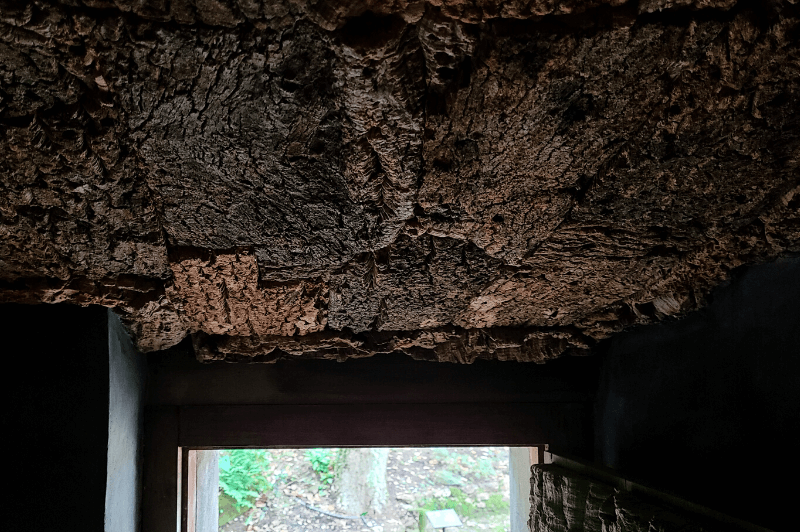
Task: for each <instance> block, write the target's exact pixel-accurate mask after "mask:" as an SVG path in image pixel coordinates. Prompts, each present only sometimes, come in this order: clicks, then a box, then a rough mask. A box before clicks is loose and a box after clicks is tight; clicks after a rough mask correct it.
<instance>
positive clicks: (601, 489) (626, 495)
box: [528, 465, 746, 532]
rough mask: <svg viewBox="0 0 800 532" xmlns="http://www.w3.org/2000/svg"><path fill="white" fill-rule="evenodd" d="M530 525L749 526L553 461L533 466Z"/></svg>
mask: <svg viewBox="0 0 800 532" xmlns="http://www.w3.org/2000/svg"><path fill="white" fill-rule="evenodd" d="M531 472H532V475H531V518H530V520H529V521H528V526H529V528H530V530H533V531H535V532H567V531H569V530H585V531H591V532H722V531H723V530H725V531H731V530H746V528H740V527H739V526H736V525H731V524H728V523H723V522H718V521H714V520H711V519H709V518H708V517H706V516H702V515H697V514H694V513H690V512H688V511H687V510H684V509H680V508H674V507H671V506H669V505H667V504H665V503H663V502H661V501H656V500H649V499H646V498H644V496H642V495H638V494H634V493H630V492H627V491H623V490H620V489H618V488H616V487H614V486H612V485H610V484H606V483H604V482H600V481H598V480H595V479H592V478H590V477H587V476H584V475H581V474H578V473H575V472H573V471H570V470H568V469H565V468H563V467H559V466H555V465H539V466H533V467H532V468H531Z"/></svg>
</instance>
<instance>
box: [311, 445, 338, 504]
mask: <svg viewBox="0 0 800 532" xmlns="http://www.w3.org/2000/svg"><path fill="white" fill-rule="evenodd" d="M306 459H307V460H308V461H309V462H311V468H312V469H313V470H314V471H316V472H317V474H319V481H320V485H319V487H318V488H317V489H318V490H319V491H320V492H321V493H324V492H325V488H326V487H327V486H330V485H331V484H333V478H334V470H335V468H336V450H335V449H309V450H307V451H306Z"/></svg>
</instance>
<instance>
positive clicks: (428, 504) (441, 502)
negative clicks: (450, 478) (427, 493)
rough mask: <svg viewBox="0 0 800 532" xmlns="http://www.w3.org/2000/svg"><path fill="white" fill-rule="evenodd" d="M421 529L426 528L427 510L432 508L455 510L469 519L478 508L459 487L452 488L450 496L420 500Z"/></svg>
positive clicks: (460, 515) (462, 516)
mask: <svg viewBox="0 0 800 532" xmlns="http://www.w3.org/2000/svg"><path fill="white" fill-rule="evenodd" d="M418 504H419V507H418V508H417V511H419V527H420V528H419V529H420V530H424V528H425V512H429V511H431V510H455V512H456V513H457V514H458V516H459V517H461V518H467V519H469V518H470V517H472V516H473V515H475V513H476V512H477V510H478V507H477V506H475V504H474V503H472V502H468V501H467V495H466V494H465V493H464V492H463V491H461V490H460V489H458V488H450V497H431V498H428V499H422V500H421V501H419V502H418Z"/></svg>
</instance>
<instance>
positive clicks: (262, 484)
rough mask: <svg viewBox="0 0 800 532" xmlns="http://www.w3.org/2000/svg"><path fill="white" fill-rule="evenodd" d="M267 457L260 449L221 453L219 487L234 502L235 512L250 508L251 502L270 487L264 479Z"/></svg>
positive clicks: (234, 450) (267, 463) (267, 464)
mask: <svg viewBox="0 0 800 532" xmlns="http://www.w3.org/2000/svg"><path fill="white" fill-rule="evenodd" d="M268 466H269V456H268V455H267V453H266V451H264V450H261V449H233V450H230V451H221V452H220V456H219V486H220V489H222V492H223V493H225V495H227V496H229V497H231V498H232V499H233V500H234V501H236V510H237V511H238V510H240V509H241V508H252V507H253V500H254V499H255V498H256V497H258V496H259V495H260V494H261V493H262V492H264V491H265V490H267V489H269V488H271V487H272V485H271V484H270V482H269V481H268V480H267V478H266V475H265V473H266V470H267V467H268Z"/></svg>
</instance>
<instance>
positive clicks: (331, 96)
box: [0, 0, 800, 362]
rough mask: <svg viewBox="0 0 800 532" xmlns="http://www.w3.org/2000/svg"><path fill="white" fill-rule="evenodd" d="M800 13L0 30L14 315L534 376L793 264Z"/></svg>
mask: <svg viewBox="0 0 800 532" xmlns="http://www.w3.org/2000/svg"><path fill="white" fill-rule="evenodd" d="M799 58H800V6H796V5H795V4H794V2H793V1H789V0H786V1H774V2H747V1H738V2H737V1H735V0H641V1H639V2H635V1H631V2H626V1H625V0H590V1H585V2H582V1H578V0H528V1H525V0H518V1H511V2H500V1H494V0H487V1H484V0H473V1H470V2H464V1H461V0H458V1H456V0H428V1H422V0H387V1H382V0H364V1H361V2H346V1H343V0H319V1H315V0H284V1H275V2H261V1H259V0H172V1H171V2H168V1H165V0H70V1H67V0H64V1H62V2H56V1H50V2H47V1H42V0H39V1H34V2H30V3H19V2H14V1H10V0H0V301H20V302H30V303H38V302H47V303H52V302H61V301H65V302H73V303H77V304H101V305H106V306H111V307H115V308H116V309H117V311H118V312H119V313H120V314H121V315H122V316H123V319H124V320H125V322H126V323H127V324H128V326H129V327H130V329H131V331H132V333H133V335H134V336H135V339H136V341H137V343H138V345H139V347H140V348H141V349H143V350H145V351H149V350H156V349H162V348H166V347H169V346H171V345H174V344H176V343H177V342H179V341H181V340H182V339H183V338H185V337H186V336H187V335H192V337H193V340H194V343H195V347H196V350H197V353H198V356H199V357H201V358H202V359H204V360H211V359H227V360H240V359H242V358H251V357H255V359H257V360H264V361H270V360H276V359H278V358H281V357H284V356H289V355H303V356H310V357H320V356H324V357H332V358H347V357H351V356H369V355H372V354H375V353H379V352H388V351H393V350H396V351H403V352H406V353H408V354H411V355H412V356H415V357H417V358H422V359H430V360H448V361H461V362H471V361H473V360H475V358H479V357H480V358H500V359H514V360H533V361H543V360H546V359H548V358H552V357H555V356H558V355H560V354H562V353H565V352H570V353H580V352H586V351H587V350H588V349H590V348H591V346H592V345H593V344H594V343H595V342H596V341H598V340H600V339H603V338H606V337H608V336H609V335H611V334H613V333H614V332H616V331H619V330H621V329H623V328H624V327H627V326H630V325H633V324H636V323H646V322H651V321H656V320H660V319H663V318H665V317H667V316H678V315H681V314H683V313H686V312H688V311H690V310H693V309H696V308H698V307H700V306H702V305H703V304H704V298H705V296H706V295H707V294H708V292H709V290H710V289H711V288H713V287H714V286H716V285H717V284H719V283H720V282H722V281H724V280H725V279H726V277H727V276H728V274H729V272H730V271H731V270H732V269H733V268H735V267H737V266H740V265H742V264H747V263H753V262H759V261H765V260H770V259H773V258H775V257H777V256H779V255H781V254H784V253H793V252H798V251H800V212H799V211H800V175H799V174H798V168H797V166H798V148H800V128H799V127H798V126H799V125H800V121H799V120H798V118H799V117H798V108H800V63H798V60H799Z"/></svg>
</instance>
